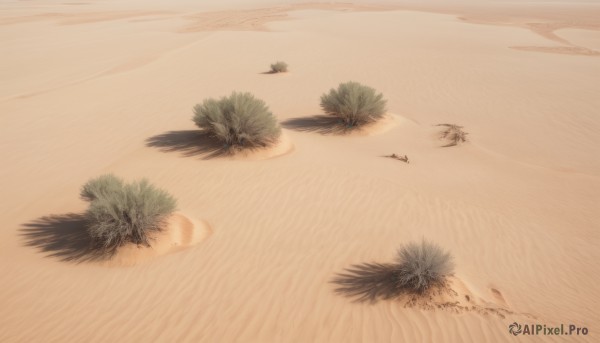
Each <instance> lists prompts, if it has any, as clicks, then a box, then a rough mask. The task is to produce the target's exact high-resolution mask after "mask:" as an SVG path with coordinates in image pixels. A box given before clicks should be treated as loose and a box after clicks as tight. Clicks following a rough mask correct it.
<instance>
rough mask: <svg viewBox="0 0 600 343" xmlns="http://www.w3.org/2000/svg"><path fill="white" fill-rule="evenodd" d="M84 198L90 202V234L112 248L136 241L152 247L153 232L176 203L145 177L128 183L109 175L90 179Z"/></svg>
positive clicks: (98, 242)
mask: <svg viewBox="0 0 600 343" xmlns="http://www.w3.org/2000/svg"><path fill="white" fill-rule="evenodd" d="M81 197H82V198H83V199H85V200H87V201H89V203H90V206H89V208H88V209H87V211H86V214H85V216H86V220H87V222H88V227H87V230H88V233H89V235H90V236H91V238H92V240H93V241H94V242H95V243H96V244H97V246H98V247H99V248H101V249H104V250H107V251H113V250H114V249H116V248H117V247H119V246H121V245H123V244H126V243H134V244H138V245H145V246H150V240H151V233H153V232H158V231H161V230H162V227H163V225H164V219H165V218H166V217H167V216H168V215H170V214H171V213H173V211H175V209H176V206H177V202H176V200H175V199H174V198H173V197H172V196H171V195H169V194H168V193H167V192H165V191H163V190H161V189H158V188H156V187H154V186H153V185H151V184H150V183H149V182H148V181H147V180H146V179H142V180H140V181H136V182H132V183H129V184H126V183H124V182H123V180H121V179H119V178H117V177H116V176H114V175H112V174H109V175H103V176H100V177H98V178H95V179H92V180H90V181H88V182H87V183H86V184H85V185H84V186H83V187H82V189H81Z"/></svg>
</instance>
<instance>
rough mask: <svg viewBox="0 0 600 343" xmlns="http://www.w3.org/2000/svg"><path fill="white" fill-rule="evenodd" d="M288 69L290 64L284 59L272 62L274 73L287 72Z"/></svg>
mask: <svg viewBox="0 0 600 343" xmlns="http://www.w3.org/2000/svg"><path fill="white" fill-rule="evenodd" d="M287 71H288V64H287V63H285V62H283V61H277V62H275V63H273V64H271V72H272V73H285V72H287Z"/></svg>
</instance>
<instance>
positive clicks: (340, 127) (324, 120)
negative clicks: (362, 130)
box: [281, 114, 354, 135]
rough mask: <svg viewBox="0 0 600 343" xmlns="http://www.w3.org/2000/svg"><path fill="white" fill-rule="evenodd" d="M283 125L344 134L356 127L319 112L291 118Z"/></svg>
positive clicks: (322, 132) (287, 127) (291, 128)
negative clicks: (308, 115)
mask: <svg viewBox="0 0 600 343" xmlns="http://www.w3.org/2000/svg"><path fill="white" fill-rule="evenodd" d="M281 126H283V127H284V128H286V129H290V130H295V131H300V132H316V133H320V134H322V135H331V134H344V133H348V132H350V131H352V130H353V129H354V128H351V127H348V126H346V125H345V124H344V122H343V121H342V120H341V119H339V118H336V117H334V116H331V115H323V114H317V115H313V116H310V117H298V118H291V119H288V120H285V121H283V122H282V123H281Z"/></svg>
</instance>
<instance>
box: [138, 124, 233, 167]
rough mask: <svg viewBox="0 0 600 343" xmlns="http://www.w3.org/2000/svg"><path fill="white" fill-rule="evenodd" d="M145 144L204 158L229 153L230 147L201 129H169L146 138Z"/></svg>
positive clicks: (162, 149)
mask: <svg viewBox="0 0 600 343" xmlns="http://www.w3.org/2000/svg"><path fill="white" fill-rule="evenodd" d="M146 146H149V147H153V148H158V149H159V150H161V151H163V152H180V153H181V154H182V155H183V156H186V157H192V156H201V157H202V159H204V160H207V159H211V158H215V157H220V156H225V155H229V154H231V149H229V148H228V147H227V146H225V145H223V143H221V142H219V141H218V140H216V139H214V138H213V137H210V136H209V135H208V134H207V133H206V132H204V131H201V130H183V131H169V132H167V133H163V134H160V135H156V136H153V137H150V138H148V139H146Z"/></svg>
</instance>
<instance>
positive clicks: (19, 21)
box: [0, 0, 600, 342]
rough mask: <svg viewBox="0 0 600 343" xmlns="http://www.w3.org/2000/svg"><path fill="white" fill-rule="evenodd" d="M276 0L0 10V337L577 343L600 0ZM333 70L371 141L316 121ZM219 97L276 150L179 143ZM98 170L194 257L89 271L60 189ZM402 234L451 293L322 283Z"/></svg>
mask: <svg viewBox="0 0 600 343" xmlns="http://www.w3.org/2000/svg"><path fill="white" fill-rule="evenodd" d="M297 3H298V2H296V1H294V2H287V3H286V4H285V5H278V4H277V3H276V2H274V1H270V2H269V1H264V2H252V3H250V2H241V1H237V0H236V1H226V2H217V1H214V2H210V3H209V4H204V5H200V4H198V2H194V1H187V0H185V1H184V0H180V1H177V2H176V3H175V2H167V1H166V0H161V1H155V2H148V1H141V0H125V1H116V0H110V1H88V0H86V1H77V2H66V1H55V0H50V1H41V0H31V1H6V2H3V3H2V4H0V52H1V53H0V70H1V75H2V77H1V78H0V120H1V124H0V137H1V138H0V161H1V168H0V189H2V197H1V198H0V216H1V218H2V228H1V229H0V267H1V270H2V273H0V287H1V289H2V292H0V323H1V329H0V342H421V341H423V342H504V341H515V340H522V341H561V342H563V341H569V340H565V339H564V338H561V337H551V336H548V337H517V338H515V337H512V336H511V335H510V334H509V333H508V325H509V324H510V323H512V322H514V321H517V322H521V323H526V322H529V323H543V324H548V325H556V324H560V323H565V324H571V323H572V324H576V325H579V326H586V327H588V328H589V331H590V334H589V335H588V336H585V337H577V340H576V341H582V342H597V341H599V340H600V336H599V334H598V332H599V330H600V310H599V308H600V297H598V293H599V292H598V291H599V290H600V288H599V286H598V285H599V284H600V277H599V276H598V275H600V266H599V264H598V260H599V259H600V250H599V249H598V246H599V244H600V234H599V232H600V230H599V229H600V219H598V218H599V217H598V213H600V158H598V156H600V134H598V132H599V131H600V116H599V115H598V114H599V112H598V111H599V109H600V96H598V94H600V84H599V82H598V80H600V57H599V56H597V53H596V52H598V51H600V50H599V49H600V46H599V45H598V44H597V43H598V37H599V35H600V31H598V30H597V28H598V26H599V25H600V24H599V22H600V16H598V15H595V14H597V13H599V12H598V11H599V10H600V7H599V5H598V4H597V3H576V4H575V3H551V4H548V3H526V4H518V3H507V2H503V3H499V2H485V1H479V2H474V3H473V4H468V3H462V2H461V3H460V4H459V3H452V5H448V4H447V3H445V2H444V4H443V5H441V4H438V3H434V2H431V3H430V2H427V3H426V4H423V3H419V4H415V2H408V1H407V2H386V3H377V2H374V1H370V2H363V3H360V4H359V5H352V4H347V3H346V4H339V3H338V4H333V5H328V4H297ZM233 9H235V10H233ZM565 51H566V52H567V53H564V52H565ZM276 60H283V61H286V62H287V63H288V64H289V65H290V72H289V73H286V74H282V75H278V74H267V73H265V72H267V71H268V68H269V64H270V63H272V62H274V61H276ZM349 80H354V81H359V82H361V83H364V84H367V85H370V86H372V87H374V88H376V89H377V90H379V91H381V92H383V93H384V95H385V96H386V98H387V99H388V109H389V112H390V114H391V118H393V120H392V122H391V123H390V122H387V123H383V126H382V127H379V129H381V128H383V130H379V129H378V130H375V131H374V132H372V133H377V134H349V135H348V134H339V133H337V132H332V131H331V130H330V129H329V128H328V127H327V126H323V125H322V122H321V121H319V120H317V119H315V118H319V116H320V115H321V114H322V111H321V110H320V108H319V97H320V95H321V94H322V93H324V92H327V91H328V90H329V89H330V88H332V87H336V86H337V85H338V84H339V83H340V82H344V81H349ZM234 90H236V91H250V92H252V93H254V94H255V95H256V96H257V97H259V98H261V99H263V100H265V101H266V103H267V104H268V105H269V106H270V109H271V110H272V111H273V113H274V114H275V115H276V116H277V117H278V119H279V120H280V122H281V123H282V126H283V132H284V137H285V144H283V145H279V146H278V147H279V148H278V149H280V150H276V151H277V153H276V154H275V155H277V156H271V155H269V153H267V156H265V155H260V154H259V155H258V158H227V157H214V158H211V157H210V156H207V153H208V154H210V151H207V149H206V147H205V146H202V145H199V144H198V142H197V141H196V140H195V139H194V138H195V137H196V135H197V131H196V128H195V126H194V124H193V122H192V121H191V117H192V107H193V106H194V105H195V104H196V103H198V102H201V101H202V100H203V99H205V98H207V97H218V96H223V95H227V94H229V93H230V92H231V91H234ZM441 123H451V124H457V125H461V126H463V127H464V130H465V131H467V132H468V133H469V135H468V138H469V141H468V142H466V143H463V144H460V145H458V146H455V147H446V148H445V147H442V145H445V144H446V143H447V142H445V141H443V140H441V139H440V138H439V131H440V127H438V126H435V125H437V124H441ZM392 153H396V154H398V155H407V156H408V158H409V159H410V163H409V164H407V163H402V162H399V161H397V160H394V159H389V158H384V156H385V155H390V154H392ZM266 157H276V158H266ZM107 172H112V173H114V174H116V175H118V176H121V177H123V178H125V179H128V180H131V179H135V178H141V177H146V178H148V179H149V180H150V181H151V182H153V183H154V184H156V185H158V186H159V187H161V188H163V189H166V190H168V191H169V192H170V193H172V194H173V195H174V196H175V197H177V199H178V202H179V207H180V208H181V210H182V211H183V212H182V213H184V214H185V218H188V220H192V221H195V224H194V223H193V226H194V227H200V228H203V229H202V233H199V234H198V235H191V237H199V238H198V239H199V240H201V242H196V241H194V240H193V239H191V238H190V236H185V235H184V234H183V233H182V232H184V231H189V230H183V229H182V231H181V230H180V231H177V230H176V231H169V235H171V236H169V237H170V238H169V239H170V242H171V243H172V242H175V243H180V244H184V245H189V246H187V247H186V248H185V249H181V251H178V252H177V253H165V254H163V255H162V256H154V257H153V258H151V259H149V260H147V261H143V262H144V263H137V261H138V260H137V258H139V256H140V255H139V253H137V252H135V251H134V252H133V253H132V254H131V255H130V256H129V257H130V258H133V260H135V261H136V263H133V265H131V266H115V265H111V266H106V265H102V264H101V263H94V262H91V261H86V259H85V257H82V256H81V253H80V251H79V250H78V245H77V243H78V242H77V241H76V240H77V239H78V237H79V239H80V238H81V232H82V230H84V224H83V222H82V220H81V213H82V212H83V211H84V210H85V203H84V202H83V201H81V200H80V199H79V198H78V194H79V188H80V186H81V185H82V184H83V183H85V182H86V181H87V180H88V179H90V178H92V177H95V176H98V175H101V174H104V173H107ZM177 220H179V226H177V225H176V226H177V227H180V228H181V227H188V226H187V225H189V223H187V224H186V223H185V220H184V219H181V218H179V219H177ZM174 232H175V233H174ZM177 232H179V233H177ZM184 236H185V237H184ZM186 237H187V238H186ZM200 237H201V239H200ZM421 238H426V239H429V240H432V241H434V242H437V243H438V244H440V245H441V246H443V247H444V248H446V249H448V250H450V251H451V252H452V253H453V255H454V256H455V262H456V265H457V268H456V275H455V277H454V278H453V279H452V286H453V290H454V292H455V293H454V294H451V295H444V296H441V297H440V298H436V299H434V301H433V302H425V303H420V304H416V305H415V306H412V307H408V308H407V307H405V303H404V302H402V301H379V302H376V303H357V302H353V301H352V299H350V298H346V297H344V296H343V295H340V294H336V293H335V292H334V288H335V287H334V285H332V284H331V283H330V281H331V280H332V278H333V277H334V276H335V275H336V273H339V272H342V271H343V270H344V268H347V267H349V266H350V265H352V264H356V263H361V262H386V261H390V260H391V259H393V257H394V254H395V250H396V249H397V248H398V247H399V245H400V244H402V243H406V242H409V241H414V240H420V239H421ZM190 239H191V241H190ZM192 241H193V242H194V243H199V244H191V243H190V242H192ZM161 242H169V240H163V241H161ZM157 249H158V248H157ZM165 249H166V248H165ZM161 251H163V250H161ZM164 251H166V252H169V251H171V249H170V248H169V249H166V250H164ZM126 260H127V259H126ZM127 261H129V260H127ZM124 264H130V263H124ZM448 302H456V304H455V305H452V306H449V305H448V306H447V305H444V304H446V303H448ZM438 305H439V306H438ZM431 306H433V308H431ZM569 338H570V337H569ZM574 341H575V340H574Z"/></svg>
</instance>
